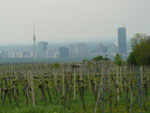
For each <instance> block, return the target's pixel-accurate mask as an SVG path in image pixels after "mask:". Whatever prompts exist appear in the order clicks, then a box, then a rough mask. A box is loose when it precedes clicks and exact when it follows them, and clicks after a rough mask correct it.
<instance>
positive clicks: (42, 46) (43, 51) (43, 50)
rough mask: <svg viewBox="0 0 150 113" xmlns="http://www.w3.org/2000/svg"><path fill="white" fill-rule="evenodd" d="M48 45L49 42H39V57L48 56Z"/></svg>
mask: <svg viewBox="0 0 150 113" xmlns="http://www.w3.org/2000/svg"><path fill="white" fill-rule="evenodd" d="M47 45H48V43H47V42H43V41H41V42H39V43H38V53H37V55H38V57H39V58H46V57H47Z"/></svg>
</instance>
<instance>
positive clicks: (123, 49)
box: [118, 27, 127, 54]
mask: <svg viewBox="0 0 150 113" xmlns="http://www.w3.org/2000/svg"><path fill="white" fill-rule="evenodd" d="M118 47H119V53H120V54H127V39H126V28H125V27H119V28H118Z"/></svg>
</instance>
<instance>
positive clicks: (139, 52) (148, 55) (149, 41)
mask: <svg viewBox="0 0 150 113" xmlns="http://www.w3.org/2000/svg"><path fill="white" fill-rule="evenodd" d="M131 46H132V52H131V53H130V55H129V57H128V59H127V62H128V63H129V64H131V65H149V64H150V36H147V35H145V34H139V33H137V34H136V35H135V36H134V37H133V39H131Z"/></svg>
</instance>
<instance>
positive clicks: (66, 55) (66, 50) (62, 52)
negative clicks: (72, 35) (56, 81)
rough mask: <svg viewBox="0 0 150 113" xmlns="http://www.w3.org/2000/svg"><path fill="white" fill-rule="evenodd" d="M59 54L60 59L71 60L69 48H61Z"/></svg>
mask: <svg viewBox="0 0 150 113" xmlns="http://www.w3.org/2000/svg"><path fill="white" fill-rule="evenodd" d="M58 53H59V57H61V58H69V48H67V47H59V48H58Z"/></svg>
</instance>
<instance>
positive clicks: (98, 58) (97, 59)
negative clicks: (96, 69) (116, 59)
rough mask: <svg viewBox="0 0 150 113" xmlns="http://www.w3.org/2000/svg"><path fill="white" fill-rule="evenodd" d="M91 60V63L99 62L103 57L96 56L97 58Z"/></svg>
mask: <svg viewBox="0 0 150 113" xmlns="http://www.w3.org/2000/svg"><path fill="white" fill-rule="evenodd" d="M92 60H93V61H100V60H103V57H102V56H97V57H94V58H93V59H92Z"/></svg>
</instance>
